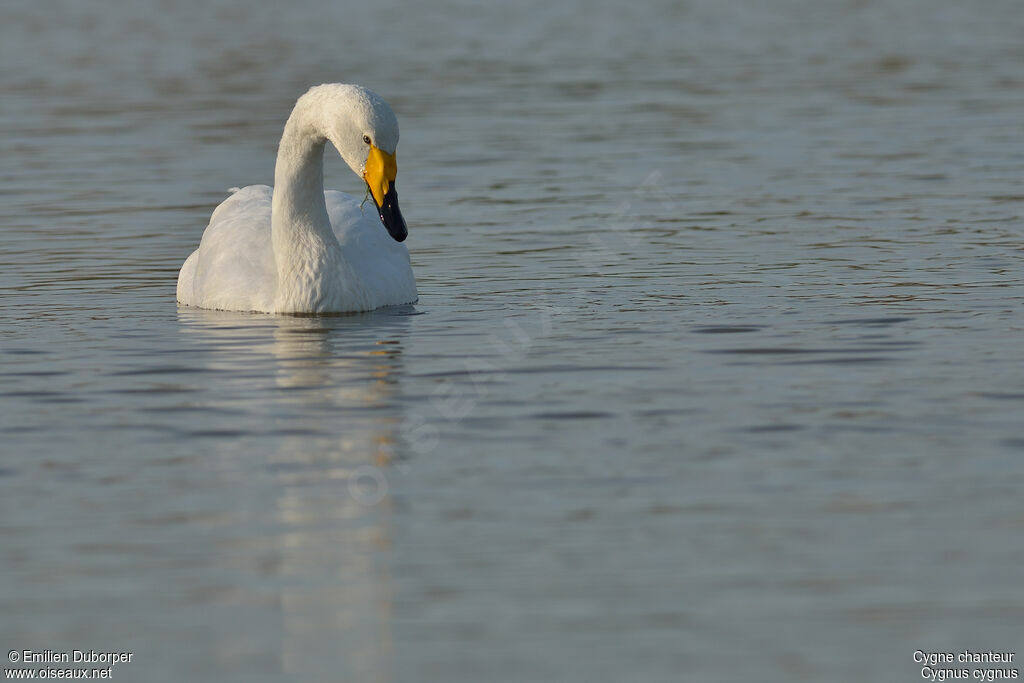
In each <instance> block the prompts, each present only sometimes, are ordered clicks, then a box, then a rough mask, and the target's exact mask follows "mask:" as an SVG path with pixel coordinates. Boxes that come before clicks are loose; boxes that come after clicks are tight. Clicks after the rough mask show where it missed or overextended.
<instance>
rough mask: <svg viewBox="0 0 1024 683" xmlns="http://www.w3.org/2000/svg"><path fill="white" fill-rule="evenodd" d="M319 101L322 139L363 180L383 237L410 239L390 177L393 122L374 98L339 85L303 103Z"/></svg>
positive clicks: (392, 172) (392, 115)
mask: <svg viewBox="0 0 1024 683" xmlns="http://www.w3.org/2000/svg"><path fill="white" fill-rule="evenodd" d="M311 96H312V97H314V98H315V99H317V100H320V101H321V107H322V108H321V115H322V116H323V117H324V118H325V119H326V120H325V121H324V122H323V123H324V124H325V125H324V128H325V135H326V137H327V139H328V140H330V141H331V144H333V145H334V147H335V148H336V149H337V150H338V153H339V154H340V155H341V158H342V159H344V160H345V163H346V164H348V166H349V168H351V169H352V171H353V172H354V173H355V174H356V175H357V176H359V177H360V178H362V179H363V181H364V182H365V183H366V186H367V187H368V188H369V190H370V194H371V195H372V196H373V202H374V204H375V205H376V207H377V213H378V215H379V216H380V220H381V222H382V223H383V224H384V227H385V228H387V231H388V234H390V235H391V237H392V238H394V239H395V240H396V241H398V242H402V241H404V240H405V238H406V237H407V236H408V234H409V229H408V228H407V227H406V225H405V218H403V217H402V211H401V210H400V209H399V208H398V192H397V191H396V190H395V176H397V175H398V163H397V161H396V159H395V150H396V148H397V147H398V119H397V118H395V113H394V112H393V111H391V107H390V106H389V105H388V103H387V102H385V101H384V99H383V98H382V97H381V96H380V95H378V94H376V93H375V92H373V91H371V90H368V89H366V88H364V87H362V86H359V85H342V84H338V83H334V84H328V85H320V86H316V87H315V88H312V89H310V91H309V92H308V93H306V95H305V96H304V97H311Z"/></svg>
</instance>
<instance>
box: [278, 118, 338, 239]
mask: <svg viewBox="0 0 1024 683" xmlns="http://www.w3.org/2000/svg"><path fill="white" fill-rule="evenodd" d="M302 113H303V112H299V111H298V110H296V111H294V112H292V115H291V116H290V117H289V118H288V123H287V124H285V128H284V134H283V135H282V136H281V144H280V146H279V147H278V149H277V164H276V166H275V168H274V199H273V211H272V214H273V224H274V229H275V231H276V230H277V229H278V226H279V225H280V226H281V227H282V228H283V227H285V224H286V223H297V224H306V223H312V224H320V223H323V222H324V221H326V222H327V227H330V222H329V220H328V219H327V206H326V204H325V203H324V145H325V144H326V142H327V138H326V137H324V135H323V134H322V133H320V131H319V130H317V128H316V126H314V125H313V124H312V122H310V121H308V120H307V117H305V116H302V115H301V114H302Z"/></svg>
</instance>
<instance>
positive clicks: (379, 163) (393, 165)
mask: <svg viewBox="0 0 1024 683" xmlns="http://www.w3.org/2000/svg"><path fill="white" fill-rule="evenodd" d="M397 175H398V162H397V161H396V160H395V155H394V154H388V153H387V152H385V151H383V150H380V149H377V146H376V145H370V154H369V155H368V156H367V157H366V171H365V172H364V173H363V180H365V181H366V184H367V185H368V186H369V188H370V193H371V194H373V201H375V202H377V207H378V208H380V207H381V206H383V205H384V197H385V195H387V193H388V190H389V189H391V183H393V182H395V176H397Z"/></svg>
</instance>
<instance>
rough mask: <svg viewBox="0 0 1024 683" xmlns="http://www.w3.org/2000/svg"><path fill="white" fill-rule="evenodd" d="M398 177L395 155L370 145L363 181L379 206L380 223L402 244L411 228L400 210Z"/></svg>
mask: <svg viewBox="0 0 1024 683" xmlns="http://www.w3.org/2000/svg"><path fill="white" fill-rule="evenodd" d="M397 175H398V162H396V161H395V155H394V154H388V153H387V152H385V151H383V150H380V149H378V148H377V147H376V146H374V145H370V154H369V155H368V156H367V157H366V171H364V172H363V180H365V181H366V186H367V187H369V188H370V193H371V194H372V195H373V201H374V202H376V204H377V214H378V215H379V216H380V222H381V223H383V224H384V227H385V228H387V231H388V234H389V235H391V237H392V238H393V239H394V240H395V241H396V242H401V241H403V240H404V239H405V238H406V237H407V236H408V235H409V228H408V227H407V226H406V224H405V218H404V217H403V216H402V210H401V209H399V208H398V191H397V190H395V176H397Z"/></svg>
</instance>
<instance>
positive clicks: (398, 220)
mask: <svg viewBox="0 0 1024 683" xmlns="http://www.w3.org/2000/svg"><path fill="white" fill-rule="evenodd" d="M377 213H378V214H379V215H380V222H381V223H383V224H384V227H385V228H387V230H388V234H389V235H391V238H392V239H393V240H395V241H396V242H404V241H405V238H406V237H408V236H409V228H408V227H406V225H405V218H404V217H403V216H402V211H401V209H399V208H398V192H397V191H396V190H395V183H394V181H392V182H391V187H389V188H388V193H387V194H386V195H384V202H383V204H381V205H380V206H379V207H378V208H377Z"/></svg>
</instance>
